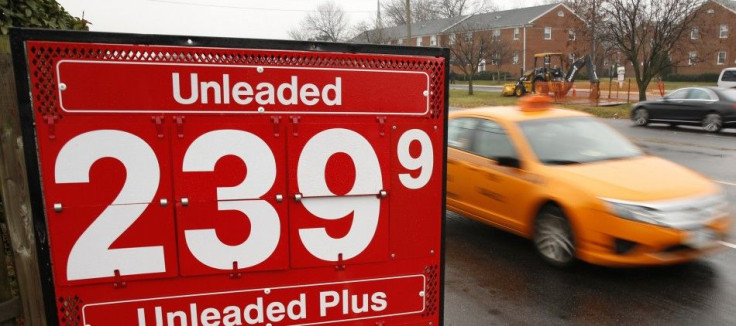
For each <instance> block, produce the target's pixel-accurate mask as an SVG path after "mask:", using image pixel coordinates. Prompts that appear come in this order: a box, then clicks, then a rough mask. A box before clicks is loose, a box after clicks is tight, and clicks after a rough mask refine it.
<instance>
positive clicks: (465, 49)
mask: <svg viewBox="0 0 736 326" xmlns="http://www.w3.org/2000/svg"><path fill="white" fill-rule="evenodd" d="M452 33H453V34H450V40H451V43H452V44H449V47H450V55H451V57H452V65H453V66H454V67H456V68H457V69H458V70H460V71H462V72H463V74H465V76H466V77H467V78H468V95H473V79H474V78H475V74H476V73H477V72H478V66H480V65H481V62H483V60H485V59H487V58H489V49H490V43H491V42H492V41H491V39H490V37H489V36H488V34H487V33H482V32H477V33H476V32H474V29H473V28H471V27H470V26H468V25H462V24H461V25H459V26H457V27H456V28H455V29H454V30H453V32H452Z"/></svg>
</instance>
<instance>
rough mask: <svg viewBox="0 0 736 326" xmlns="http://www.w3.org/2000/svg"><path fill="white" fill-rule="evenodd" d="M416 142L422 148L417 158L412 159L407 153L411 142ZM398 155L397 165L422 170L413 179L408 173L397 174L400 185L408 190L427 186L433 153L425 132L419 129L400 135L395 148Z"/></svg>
mask: <svg viewBox="0 0 736 326" xmlns="http://www.w3.org/2000/svg"><path fill="white" fill-rule="evenodd" d="M413 141H418V142H419V144H420V145H421V147H422V151H421V153H420V154H419V156H418V157H412V156H411V154H410V153H409V145H411V142H413ZM397 151H398V155H399V163H401V165H402V166H403V167H405V168H407V169H409V170H416V169H422V171H421V172H419V176H417V177H416V178H413V177H412V176H411V175H410V174H409V173H401V174H399V180H401V183H402V184H403V185H404V186H405V187H407V188H409V189H419V188H421V187H424V186H425V185H427V182H429V179H430V177H431V176H432V169H433V167H434V151H433V150H432V140H430V139H429V136H428V135H427V133H426V132H424V131H422V130H419V129H411V130H408V131H407V132H405V133H404V134H403V135H401V138H399V145H398V148H397Z"/></svg>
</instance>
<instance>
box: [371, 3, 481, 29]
mask: <svg viewBox="0 0 736 326" xmlns="http://www.w3.org/2000/svg"><path fill="white" fill-rule="evenodd" d="M409 7H410V9H411V20H412V23H416V22H422V21H428V20H433V19H442V18H452V17H458V16H463V15H467V14H472V13H479V12H485V11H489V10H491V9H493V8H494V7H493V6H492V5H490V4H489V3H488V2H487V1H486V0H411V2H410V5H409ZM381 8H382V9H383V12H384V13H385V15H386V23H387V25H388V26H398V25H404V24H406V0H389V1H388V2H384V3H383V4H382V5H381Z"/></svg>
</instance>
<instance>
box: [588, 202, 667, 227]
mask: <svg viewBox="0 0 736 326" xmlns="http://www.w3.org/2000/svg"><path fill="white" fill-rule="evenodd" d="M603 202H605V203H606V205H607V206H608V208H609V210H610V211H611V212H612V213H613V214H614V215H616V216H618V217H620V218H625V219H627V220H632V221H637V222H644V223H649V224H655V225H664V224H663V223H662V221H661V216H660V214H659V212H658V211H657V210H656V209H654V208H651V207H647V206H641V205H631V204H624V203H617V202H613V201H608V200H603Z"/></svg>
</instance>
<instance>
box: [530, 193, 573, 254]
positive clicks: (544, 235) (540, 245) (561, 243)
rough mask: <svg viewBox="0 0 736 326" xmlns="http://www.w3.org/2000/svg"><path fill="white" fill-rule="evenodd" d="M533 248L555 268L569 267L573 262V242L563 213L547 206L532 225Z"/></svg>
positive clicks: (551, 206) (555, 207)
mask: <svg viewBox="0 0 736 326" xmlns="http://www.w3.org/2000/svg"><path fill="white" fill-rule="evenodd" d="M534 247H535V248H536V249H537V252H539V254H540V255H541V256H542V258H543V259H544V260H545V261H546V262H547V263H549V264H551V265H553V266H555V267H560V268H564V267H569V266H570V265H572V263H573V262H574V261H575V242H574V241H573V237H572V229H571V228H570V223H569V222H568V220H567V218H566V217H565V213H564V212H563V211H562V209H560V208H559V207H557V206H554V205H547V206H545V207H544V208H543V209H542V210H541V211H540V212H539V214H538V215H537V219H536V221H535V223H534Z"/></svg>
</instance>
